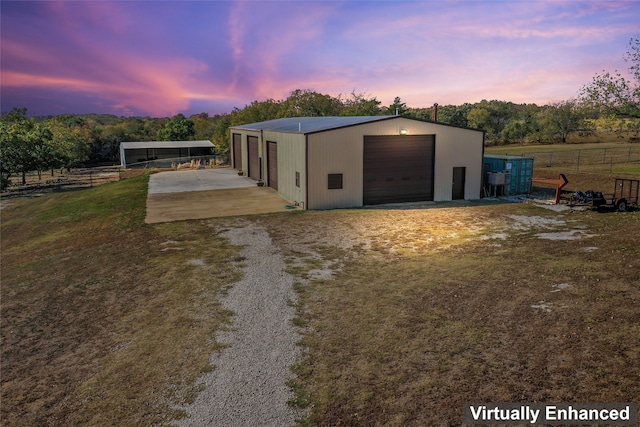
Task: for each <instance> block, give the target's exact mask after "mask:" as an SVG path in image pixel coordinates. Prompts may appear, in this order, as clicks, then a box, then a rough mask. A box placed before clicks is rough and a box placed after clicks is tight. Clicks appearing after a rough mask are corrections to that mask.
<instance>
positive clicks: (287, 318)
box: [179, 221, 300, 427]
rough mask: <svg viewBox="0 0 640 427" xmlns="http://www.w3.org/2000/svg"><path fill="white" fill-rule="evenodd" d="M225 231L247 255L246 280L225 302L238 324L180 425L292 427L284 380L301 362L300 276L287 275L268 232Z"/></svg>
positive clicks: (249, 227)
mask: <svg viewBox="0 0 640 427" xmlns="http://www.w3.org/2000/svg"><path fill="white" fill-rule="evenodd" d="M239 225H241V228H232V229H230V230H229V231H227V232H225V233H223V236H224V237H227V238H229V239H230V240H231V242H232V243H233V244H234V245H246V246H245V247H244V249H243V250H242V256H243V257H245V259H244V260H243V261H242V262H241V266H242V268H243V270H244V277H243V279H242V280H241V281H240V282H238V283H236V284H234V285H233V287H232V288H231V289H229V290H228V293H227V295H225V296H224V297H222V298H221V300H222V303H223V305H224V306H225V308H228V309H229V310H232V311H233V312H234V317H233V326H232V327H231V329H230V330H228V331H225V332H222V333H221V334H220V335H219V336H218V337H217V339H218V341H220V342H221V343H222V344H226V345H228V347H227V348H225V349H224V350H222V351H221V352H216V353H215V354H214V355H213V356H212V358H211V364H212V365H214V366H215V368H214V370H213V371H212V372H210V373H208V374H206V375H205V376H204V377H203V378H202V382H203V384H204V385H205V386H206V388H205V390H204V391H202V392H201V393H200V394H199V395H198V398H197V399H196V401H195V402H194V403H193V404H192V405H189V406H187V407H186V408H185V410H186V412H187V414H188V418H185V419H183V420H180V422H179V425H180V426H197V427H204V426H216V427H222V426H252V427H253V426H278V427H285V426H293V425H295V420H296V418H298V416H299V414H298V413H297V412H296V410H294V409H293V408H291V407H290V406H289V405H288V404H287V401H288V400H289V399H291V398H292V397H293V394H292V392H291V390H290V389H289V387H287V385H286V381H287V380H288V379H290V378H291V377H292V373H291V372H290V370H289V367H290V366H291V365H292V364H293V363H295V361H296V359H297V358H298V356H299V349H298V347H297V346H296V341H298V339H299V338H300V337H299V335H298V334H297V333H296V331H295V329H294V327H293V325H292V323H291V320H292V319H293V318H294V315H295V309H294V308H293V307H291V306H290V305H289V304H288V301H295V300H296V294H295V292H294V290H293V288H292V285H293V282H294V278H293V276H291V275H290V274H288V273H285V272H284V269H285V263H284V261H283V258H282V256H281V255H280V253H279V252H278V251H277V250H276V248H275V246H274V245H273V244H272V242H271V238H270V237H269V235H268V234H267V232H266V231H265V230H264V229H262V228H260V227H258V226H256V225H254V224H251V223H249V222H244V221H243V222H242V223H241V224H239Z"/></svg>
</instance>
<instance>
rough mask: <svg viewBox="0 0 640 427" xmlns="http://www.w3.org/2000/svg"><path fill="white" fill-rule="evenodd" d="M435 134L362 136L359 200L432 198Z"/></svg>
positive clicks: (368, 203) (369, 203) (384, 200)
mask: <svg viewBox="0 0 640 427" xmlns="http://www.w3.org/2000/svg"><path fill="white" fill-rule="evenodd" d="M434 160H435V135H380V136H365V137H364V159H363V162H364V163H363V169H364V173H363V175H364V176H363V204H365V205H375V204H382V203H404V202H418V201H426V200H433V177H434Z"/></svg>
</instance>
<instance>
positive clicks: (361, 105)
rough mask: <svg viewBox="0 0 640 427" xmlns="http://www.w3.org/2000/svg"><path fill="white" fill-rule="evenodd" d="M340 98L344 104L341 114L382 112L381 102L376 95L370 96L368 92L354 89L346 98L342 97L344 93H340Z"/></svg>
mask: <svg viewBox="0 0 640 427" xmlns="http://www.w3.org/2000/svg"><path fill="white" fill-rule="evenodd" d="M338 99H339V100H340V101H341V102H342V105H343V109H342V112H341V114H340V115H341V116H377V115H379V114H380V104H381V102H380V101H378V100H377V99H376V98H375V97H372V98H370V97H369V96H368V95H366V94H363V93H355V91H354V92H351V94H350V95H349V96H348V97H346V98H344V99H342V95H339V96H338Z"/></svg>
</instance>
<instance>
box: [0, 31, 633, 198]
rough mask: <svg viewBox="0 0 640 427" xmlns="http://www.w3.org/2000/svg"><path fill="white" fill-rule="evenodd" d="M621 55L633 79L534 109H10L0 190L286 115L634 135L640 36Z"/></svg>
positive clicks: (489, 138)
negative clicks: (132, 147) (146, 144)
mask: <svg viewBox="0 0 640 427" xmlns="http://www.w3.org/2000/svg"><path fill="white" fill-rule="evenodd" d="M625 60H626V61H627V62H628V63H629V64H630V67H629V73H630V75H631V80H627V79H626V78H624V77H623V76H622V75H621V74H620V73H619V72H615V73H613V74H612V73H608V72H603V73H602V74H598V75H596V76H594V78H593V81H592V82H591V83H589V84H587V85H585V86H583V87H582V88H581V91H580V96H578V97H576V98H575V99H570V100H565V101H561V102H556V103H552V104H548V105H543V106H538V105H536V104H515V103H513V102H508V101H500V100H482V101H480V102H477V103H473V104H471V103H464V104H462V105H440V106H437V107H436V105H437V104H436V105H434V106H430V107H426V108H424V107H423V108H414V107H408V106H407V105H406V103H405V102H403V101H402V100H401V99H400V97H396V98H395V99H394V102H393V103H392V104H390V105H388V106H383V105H382V103H381V102H380V101H379V100H378V99H377V98H376V97H375V96H371V95H368V94H362V93H355V91H354V92H352V93H350V94H348V95H338V96H337V97H334V96H330V95H327V94H322V93H319V92H316V91H313V90H303V89H297V90H294V91H293V92H291V94H290V95H289V96H288V97H287V98H286V99H283V100H274V99H267V100H264V101H253V102H251V103H250V104H248V105H245V106H244V107H243V108H234V109H233V111H231V112H229V113H226V114H216V115H213V116H210V115H209V114H207V113H200V114H195V115H192V116H190V117H185V116H184V115H183V114H177V115H175V116H173V117H171V118H151V117H118V116H115V115H109V114H84V115H75V114H64V115H59V116H53V117H27V110H26V109H25V108H14V109H13V110H11V111H10V112H8V113H3V114H2V117H1V118H0V171H1V172H2V174H1V175H2V188H5V187H6V185H7V184H8V182H9V179H10V178H11V177H12V176H15V175H18V176H19V175H22V180H23V181H24V176H25V173H26V172H29V171H38V172H39V173H42V172H43V171H46V170H50V169H55V168H65V167H66V168H70V167H74V166H79V165H98V164H102V163H110V164H113V163H117V162H118V157H119V147H120V143H121V142H125V141H153V140H160V141H188V140H210V141H212V142H213V143H214V145H215V147H216V150H217V152H218V153H228V151H229V127H231V126H237V125H242V124H247V123H255V122H260V121H265V120H272V119H278V118H285V117H316V116H377V115H396V114H397V115H402V116H405V117H411V118H416V119H421V120H434V119H435V114H436V108H437V121H438V122H441V123H446V124H451V125H455V126H462V127H472V128H477V129H482V130H484V131H485V132H486V142H487V144H488V145H492V144H509V143H524V142H537V143H543V142H567V140H568V138H569V137H570V136H571V135H572V134H580V135H590V134H593V133H595V132H598V131H607V132H609V133H617V134H618V135H621V136H625V137H630V138H635V140H637V138H638V135H639V134H640V38H639V37H637V36H636V37H634V38H632V39H631V40H630V42H629V46H628V50H627V53H626V54H625Z"/></svg>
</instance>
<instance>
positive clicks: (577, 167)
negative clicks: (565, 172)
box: [576, 150, 580, 172]
mask: <svg viewBox="0 0 640 427" xmlns="http://www.w3.org/2000/svg"><path fill="white" fill-rule="evenodd" d="M579 171H580V150H578V165H577V166H576V172H579Z"/></svg>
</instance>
